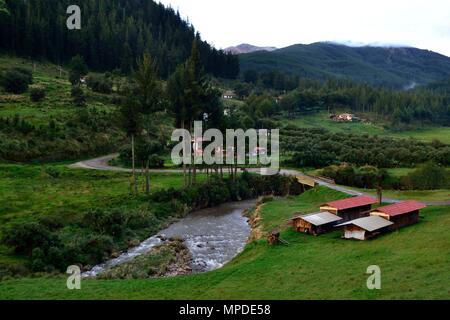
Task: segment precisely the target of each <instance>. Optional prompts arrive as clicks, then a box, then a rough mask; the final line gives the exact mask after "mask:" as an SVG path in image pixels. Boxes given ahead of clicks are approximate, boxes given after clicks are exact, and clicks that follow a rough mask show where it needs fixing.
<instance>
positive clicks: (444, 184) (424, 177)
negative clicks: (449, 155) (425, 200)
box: [401, 161, 450, 190]
mask: <svg viewBox="0 0 450 320" xmlns="http://www.w3.org/2000/svg"><path fill="white" fill-rule="evenodd" d="M401 187H402V188H403V189H408V190H435V189H448V188H450V170H447V169H446V168H444V167H442V166H439V165H437V164H436V163H434V162H431V161H429V162H427V163H425V164H423V165H421V166H419V167H418V168H417V169H416V170H414V171H412V172H411V173H409V174H408V175H406V176H405V177H403V178H402V179H401Z"/></svg>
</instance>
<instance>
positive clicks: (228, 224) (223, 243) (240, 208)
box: [82, 200, 256, 277]
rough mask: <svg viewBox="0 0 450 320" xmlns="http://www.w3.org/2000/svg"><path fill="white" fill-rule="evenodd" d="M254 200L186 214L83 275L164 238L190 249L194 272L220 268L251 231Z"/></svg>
mask: <svg viewBox="0 0 450 320" xmlns="http://www.w3.org/2000/svg"><path fill="white" fill-rule="evenodd" d="M255 203H256V200H246V201H240V202H230V203H226V204H223V205H220V206H217V207H213V208H207V209H203V210H199V211H195V212H193V213H190V214H188V215H187V216H186V217H185V218H182V219H181V220H179V221H178V222H176V223H174V224H172V225H170V226H169V227H168V228H166V229H164V230H161V231H160V232H159V233H158V234H157V235H155V236H152V237H150V238H148V239H146V240H144V241H143V242H141V243H140V244H139V245H138V246H137V247H134V248H130V249H129V250H128V251H126V252H124V253H122V254H121V255H120V256H119V257H117V258H114V259H111V260H108V261H106V262H105V263H102V264H99V265H97V266H95V267H94V268H92V269H91V270H90V271H87V272H84V273H83V274H82V275H83V277H95V276H97V275H99V274H100V273H102V272H103V271H105V270H108V269H110V268H112V267H114V266H117V265H120V264H122V263H126V262H129V261H131V260H133V259H134V258H135V257H137V256H139V255H142V254H145V253H147V252H149V251H150V250H151V249H152V248H153V247H155V246H157V245H160V244H162V243H164V239H166V238H171V237H181V238H183V239H184V241H185V244H186V246H187V247H188V248H189V250H190V252H191V254H192V258H193V262H192V266H191V267H192V270H193V272H204V271H210V270H214V269H217V268H220V267H221V266H223V265H224V264H225V263H227V262H228V261H230V260H231V259H233V258H234V257H235V256H236V255H237V254H238V253H239V252H241V251H242V249H243V248H244V246H245V244H246V242H247V239H248V236H249V234H250V226H249V225H248V222H247V218H246V217H244V216H243V212H244V211H245V210H246V209H250V208H252V207H253V206H254V205H255Z"/></svg>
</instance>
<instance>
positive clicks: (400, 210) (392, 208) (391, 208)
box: [372, 200, 427, 217]
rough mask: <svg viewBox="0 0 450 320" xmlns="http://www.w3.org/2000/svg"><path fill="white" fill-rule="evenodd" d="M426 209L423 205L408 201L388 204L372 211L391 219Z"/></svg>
mask: <svg viewBox="0 0 450 320" xmlns="http://www.w3.org/2000/svg"><path fill="white" fill-rule="evenodd" d="M426 207H427V206H426V205H424V204H423V203H420V202H418V201H415V200H408V201H404V202H399V203H394V204H390V205H388V206H384V207H379V208H377V209H375V210H372V211H380V212H383V213H385V214H387V215H389V216H391V217H394V216H398V215H401V214H405V213H408V212H412V211H416V210H420V209H423V208H426Z"/></svg>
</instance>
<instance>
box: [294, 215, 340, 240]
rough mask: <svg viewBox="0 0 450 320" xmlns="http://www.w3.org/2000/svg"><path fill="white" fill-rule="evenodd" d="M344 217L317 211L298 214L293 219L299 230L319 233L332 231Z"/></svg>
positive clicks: (295, 226) (295, 227)
mask: <svg viewBox="0 0 450 320" xmlns="http://www.w3.org/2000/svg"><path fill="white" fill-rule="evenodd" d="M341 220H342V218H341V217H338V216H337V215H335V214H332V213H330V212H316V213H310V214H304V215H297V216H295V217H293V218H292V219H291V221H292V225H293V227H294V229H295V231H297V232H303V233H309V234H313V235H315V236H316V235H319V234H321V233H326V232H328V231H331V230H332V229H333V227H334V226H335V225H336V223H338V222H339V221H341Z"/></svg>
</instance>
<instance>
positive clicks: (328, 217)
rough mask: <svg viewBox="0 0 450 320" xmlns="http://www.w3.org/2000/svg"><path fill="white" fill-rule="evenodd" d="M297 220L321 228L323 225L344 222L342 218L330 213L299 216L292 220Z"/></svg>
mask: <svg viewBox="0 0 450 320" xmlns="http://www.w3.org/2000/svg"><path fill="white" fill-rule="evenodd" d="M295 219H303V220H305V221H307V222H309V223H311V224H312V225H315V226H321V225H324V224H327V223H332V222H336V221H340V220H342V218H341V217H338V216H337V215H335V214H332V213H329V212H315V213H309V214H304V215H299V216H296V217H294V218H292V220H295Z"/></svg>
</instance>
